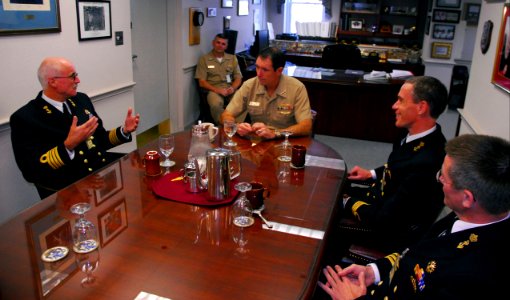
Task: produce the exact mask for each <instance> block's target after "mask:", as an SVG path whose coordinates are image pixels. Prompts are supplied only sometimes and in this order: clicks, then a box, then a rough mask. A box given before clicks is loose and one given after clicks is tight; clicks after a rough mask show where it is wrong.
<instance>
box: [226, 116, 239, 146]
mask: <svg viewBox="0 0 510 300" xmlns="http://www.w3.org/2000/svg"><path fill="white" fill-rule="evenodd" d="M223 131H225V134H226V135H227V136H228V141H226V142H225V143H223V145H225V146H229V147H234V146H237V143H236V142H234V141H232V137H233V136H234V134H236V131H237V123H236V121H225V122H223Z"/></svg>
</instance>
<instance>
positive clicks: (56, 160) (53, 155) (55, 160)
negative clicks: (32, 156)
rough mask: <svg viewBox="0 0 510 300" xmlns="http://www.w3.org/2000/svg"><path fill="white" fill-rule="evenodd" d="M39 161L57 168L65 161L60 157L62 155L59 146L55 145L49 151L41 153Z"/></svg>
mask: <svg viewBox="0 0 510 300" xmlns="http://www.w3.org/2000/svg"><path fill="white" fill-rule="evenodd" d="M39 161H40V162H41V163H42V164H48V165H49V166H50V167H51V168H52V169H54V170H56V169H58V168H61V167H62V166H64V162H63V161H62V159H61V158H60V155H59V154H58V148H57V147H55V148H53V149H51V150H49V151H48V152H46V153H44V154H43V155H41V158H39Z"/></svg>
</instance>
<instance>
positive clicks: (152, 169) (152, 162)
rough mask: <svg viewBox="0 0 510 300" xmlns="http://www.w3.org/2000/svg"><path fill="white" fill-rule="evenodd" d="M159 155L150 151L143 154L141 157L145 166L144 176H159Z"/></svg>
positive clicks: (154, 151)
mask: <svg viewBox="0 0 510 300" xmlns="http://www.w3.org/2000/svg"><path fill="white" fill-rule="evenodd" d="M160 157H161V156H160V155H159V153H158V151H156V150H150V151H147V153H145V156H144V157H143V165H144V166H145V175H147V176H157V175H159V174H161V168H160V166H159V159H160Z"/></svg>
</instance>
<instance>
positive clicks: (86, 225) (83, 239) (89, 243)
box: [70, 202, 98, 253]
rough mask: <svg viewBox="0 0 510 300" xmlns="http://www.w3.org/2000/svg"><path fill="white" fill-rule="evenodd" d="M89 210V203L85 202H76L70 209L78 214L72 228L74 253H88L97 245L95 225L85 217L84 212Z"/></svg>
mask: <svg viewBox="0 0 510 300" xmlns="http://www.w3.org/2000/svg"><path fill="white" fill-rule="evenodd" d="M89 210H90V204H89V203H86V202H80V203H76V204H74V205H73V206H71V209H70V211H71V212H72V213H73V214H76V215H78V216H79V217H78V220H76V222H75V223H74V230H73V250H74V251H75V252H76V253H89V252H91V251H94V250H95V249H97V247H98V243H97V230H96V226H94V224H93V223H92V222H90V221H89V220H86V219H85V213H86V212H87V211H89Z"/></svg>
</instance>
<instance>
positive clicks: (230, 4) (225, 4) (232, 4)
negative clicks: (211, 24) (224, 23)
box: [221, 0, 234, 8]
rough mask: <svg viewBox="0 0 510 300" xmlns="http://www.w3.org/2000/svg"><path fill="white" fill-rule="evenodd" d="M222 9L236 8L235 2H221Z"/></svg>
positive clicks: (230, 0) (225, 0)
mask: <svg viewBox="0 0 510 300" xmlns="http://www.w3.org/2000/svg"><path fill="white" fill-rule="evenodd" d="M221 7H223V8H232V7H234V0H221Z"/></svg>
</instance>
